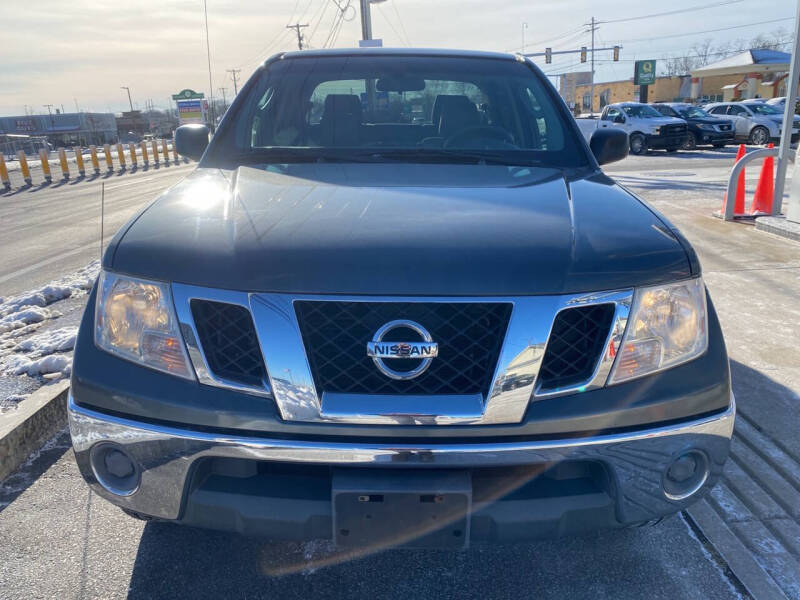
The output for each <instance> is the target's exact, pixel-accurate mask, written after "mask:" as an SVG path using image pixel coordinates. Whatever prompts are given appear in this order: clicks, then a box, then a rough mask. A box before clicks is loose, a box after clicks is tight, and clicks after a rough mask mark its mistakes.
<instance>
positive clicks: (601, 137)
mask: <svg viewBox="0 0 800 600" xmlns="http://www.w3.org/2000/svg"><path fill="white" fill-rule="evenodd" d="M589 147H590V148H591V149H592V154H594V157H595V159H596V160H597V164H599V165H606V164H608V163H612V162H615V161H618V160H622V159H623V158H625V157H626V156H628V134H627V133H626V132H624V131H622V130H621V129H614V128H613V127H608V128H605V129H597V130H595V132H594V133H593V134H592V139H591V140H590V141H589Z"/></svg>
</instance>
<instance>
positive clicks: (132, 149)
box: [128, 142, 139, 169]
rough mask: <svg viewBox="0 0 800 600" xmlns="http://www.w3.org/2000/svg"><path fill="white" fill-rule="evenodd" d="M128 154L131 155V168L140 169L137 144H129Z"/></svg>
mask: <svg viewBox="0 0 800 600" xmlns="http://www.w3.org/2000/svg"><path fill="white" fill-rule="evenodd" d="M128 152H130V153H131V167H133V168H134V169H136V168H138V166H139V163H138V161H137V160H136V144H134V143H133V142H131V143H130V144H128Z"/></svg>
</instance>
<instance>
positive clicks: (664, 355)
mask: <svg viewBox="0 0 800 600" xmlns="http://www.w3.org/2000/svg"><path fill="white" fill-rule="evenodd" d="M706 348H708V316H707V314H706V294H705V286H704V285H703V280H702V279H701V278H700V277H698V278H696V279H689V280H686V281H681V282H679V283H674V284H670V285H666V286H656V287H648V288H640V289H637V290H636V294H635V297H634V301H633V307H632V308H631V312H630V315H629V317H628V324H627V327H626V329H625V335H624V337H623V338H622V343H621V344H620V347H619V349H618V350H617V358H616V360H615V362H614V367H613V370H612V372H611V377H610V379H609V383H610V384H613V383H620V382H622V381H627V380H629V379H635V378H637V377H641V376H643V375H648V374H650V373H654V372H656V371H661V370H663V369H667V368H669V367H674V366H675V365H679V364H681V363H684V362H686V361H688V360H691V359H693V358H696V357H697V356H700V355H701V354H702V353H703V352H705V351H706Z"/></svg>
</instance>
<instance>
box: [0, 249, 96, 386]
mask: <svg viewBox="0 0 800 600" xmlns="http://www.w3.org/2000/svg"><path fill="white" fill-rule="evenodd" d="M99 272H100V262H99V261H93V262H91V263H89V264H88V265H86V266H85V267H83V268H82V269H79V270H78V271H76V272H75V273H71V274H70V275H66V276H64V277H61V278H59V279H57V280H55V281H51V282H50V283H48V284H47V285H44V286H42V287H40V288H38V289H35V290H30V291H28V292H25V293H22V294H18V295H16V296H11V297H7V298H0V375H7V376H14V375H28V376H30V377H41V378H44V379H59V378H61V377H68V376H69V374H70V372H71V371H72V354H71V350H72V349H73V348H74V347H75V339H76V337H77V334H78V328H77V327H62V328H61V329H53V330H50V331H43V332H40V333H37V334H34V335H30V334H31V333H32V331H35V330H37V329H40V328H41V327H40V324H41V323H43V322H45V321H48V320H50V319H54V318H57V317H60V316H61V313H60V312H58V311H57V310H54V309H53V308H48V307H49V306H50V305H51V304H53V303H55V302H58V301H59V300H64V299H65V298H70V297H75V296H78V295H81V294H85V293H86V292H87V291H88V290H90V289H91V288H92V286H93V285H94V282H95V280H96V279H97V275H98V273H99ZM63 353H66V354H63Z"/></svg>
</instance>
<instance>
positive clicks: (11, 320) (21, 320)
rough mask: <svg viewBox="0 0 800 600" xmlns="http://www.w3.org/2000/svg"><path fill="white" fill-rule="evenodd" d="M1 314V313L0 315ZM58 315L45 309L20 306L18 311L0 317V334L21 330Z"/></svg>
mask: <svg viewBox="0 0 800 600" xmlns="http://www.w3.org/2000/svg"><path fill="white" fill-rule="evenodd" d="M0 314H2V313H0ZM59 315H60V314H59V313H58V312H56V311H51V310H49V309H47V308H40V307H38V306H28V305H26V306H22V307H20V308H19V309H18V310H16V311H14V312H11V313H9V314H8V315H6V316H3V317H0V334H3V333H8V332H9V331H13V330H15V329H21V328H22V327H25V326H26V325H30V324H31V323H41V322H42V321H44V320H45V319H51V318H53V317H55V316H59Z"/></svg>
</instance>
